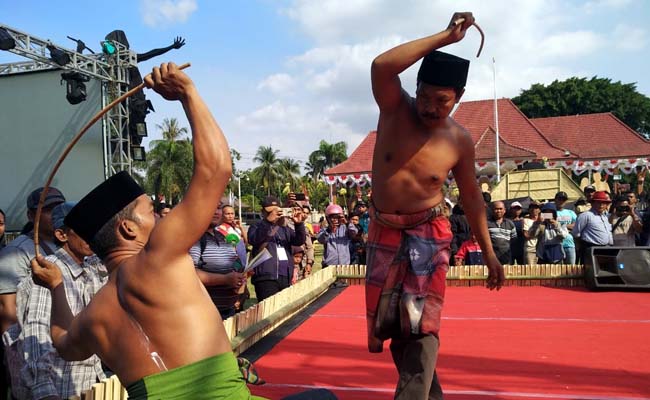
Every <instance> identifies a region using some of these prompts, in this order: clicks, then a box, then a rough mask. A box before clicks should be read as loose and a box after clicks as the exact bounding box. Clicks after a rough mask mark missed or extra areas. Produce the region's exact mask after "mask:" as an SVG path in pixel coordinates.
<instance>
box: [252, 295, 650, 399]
mask: <svg viewBox="0 0 650 400" xmlns="http://www.w3.org/2000/svg"><path fill="white" fill-rule="evenodd" d="M365 330H366V328H365V318H364V294H363V287H362V286H352V287H349V288H347V289H346V290H345V291H344V292H343V293H342V294H341V295H339V296H338V297H336V298H335V299H334V300H333V301H332V302H330V303H329V304H327V305H326V306H325V307H323V308H322V309H320V310H319V311H318V312H317V313H316V314H314V315H313V316H312V317H311V318H310V319H308V320H307V321H306V322H305V323H304V324H302V325H301V326H300V327H299V328H298V329H296V330H295V331H293V332H292V333H291V334H290V335H289V336H288V337H286V338H285V339H284V340H283V341H282V342H281V343H280V344H279V345H277V346H276V347H274V348H273V349H272V350H271V351H270V352H269V353H268V354H266V355H265V356H263V357H262V358H261V359H259V360H258V361H257V362H256V363H255V365H256V367H257V369H258V371H259V373H260V375H261V376H262V377H263V378H264V379H265V380H266V381H267V382H268V384H267V385H265V386H260V387H251V389H252V391H253V393H254V394H257V395H261V396H266V397H268V398H271V399H280V398H281V397H283V396H286V395H288V394H291V393H297V392H300V391H302V390H305V389H308V388H311V387H326V388H329V389H331V390H333V391H334V392H335V393H336V395H337V396H338V397H339V399H350V400H352V399H354V400H365V399H386V400H388V399H392V398H393V390H394V387H395V383H396V380H397V374H396V372H395V370H394V366H393V363H392V360H391V358H390V351H389V350H388V347H387V344H386V345H385V350H384V352H383V353H382V354H370V353H368V352H367V350H366V343H365ZM440 339H441V348H440V356H439V358H438V376H439V378H440V382H441V384H442V386H443V390H444V391H445V394H446V398H448V399H454V400H455V399H479V398H485V399H533V398H542V399H602V400H614V399H650V293H619V292H611V293H592V292H586V291H583V290H571V289H554V288H544V287H508V288H505V289H503V290H501V291H500V292H490V291H488V290H486V289H484V288H481V287H450V288H447V297H446V305H445V310H444V313H443V323H442V332H441V335H440Z"/></svg>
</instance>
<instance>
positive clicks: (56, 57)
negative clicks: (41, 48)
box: [47, 44, 70, 66]
mask: <svg viewBox="0 0 650 400" xmlns="http://www.w3.org/2000/svg"><path fill="white" fill-rule="evenodd" d="M47 49H48V50H49V51H50V59H51V60H52V61H54V62H55V63H57V64H59V65H60V66H64V65H66V64H67V63H69V62H70V56H69V55H68V54H67V53H66V52H65V51H63V50H60V49H57V48H56V47H54V46H53V45H51V44H48V45H47Z"/></svg>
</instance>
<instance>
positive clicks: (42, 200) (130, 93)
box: [34, 63, 191, 257]
mask: <svg viewBox="0 0 650 400" xmlns="http://www.w3.org/2000/svg"><path fill="white" fill-rule="evenodd" d="M190 65H191V64H190V63H185V64H183V65H181V66H179V67H178V69H185V68H187V67H189V66H190ZM149 75H151V74H149ZM149 75H147V76H149ZM145 78H146V77H145ZM143 81H144V79H143ZM143 88H144V82H142V83H141V84H139V85H138V86H136V87H134V88H133V89H131V90H129V91H128V92H126V93H124V94H123V95H121V96H120V97H118V98H117V99H115V100H113V101H112V102H111V103H110V104H109V105H107V106H106V107H104V108H102V109H101V110H100V111H99V112H98V113H97V114H96V115H95V116H94V117H92V118H91V119H90V122H88V123H87V124H86V125H84V127H83V128H81V130H80V131H79V133H77V134H76V135H75V136H74V137H73V138H72V140H71V141H70V143H68V145H67V146H66V148H65V149H64V150H63V153H62V154H61V156H59V159H58V160H57V161H56V164H54V168H52V172H50V175H49V176H48V177H47V181H45V186H43V191H42V192H41V197H40V198H39V200H38V207H37V208H36V216H35V217H34V251H35V253H36V257H38V256H40V255H41V253H40V251H39V240H38V229H39V225H40V219H41V212H42V211H43V204H44V203H45V197H47V192H48V191H49V189H50V185H51V184H52V180H53V179H54V175H56V173H57V171H58V170H59V168H60V167H61V164H63V161H64V160H65V158H66V157H67V156H68V153H70V151H71V150H72V148H73V147H74V145H75V144H77V142H78V141H79V139H81V137H82V136H83V135H84V134H85V133H86V131H87V130H88V129H90V127H91V126H93V125H94V124H95V122H97V121H99V119H100V118H101V117H103V116H104V114H106V113H107V112H108V111H109V110H110V109H111V108H113V107H115V105H117V104H119V103H121V102H123V101H124V100H126V99H127V98H129V97H131V96H133V94H135V93H136V92H138V91H140V90H142V89H143Z"/></svg>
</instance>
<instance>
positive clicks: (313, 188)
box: [303, 177, 329, 210]
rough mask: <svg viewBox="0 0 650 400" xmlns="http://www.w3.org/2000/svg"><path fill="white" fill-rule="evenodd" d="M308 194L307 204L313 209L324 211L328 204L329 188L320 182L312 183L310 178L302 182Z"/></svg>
mask: <svg viewBox="0 0 650 400" xmlns="http://www.w3.org/2000/svg"><path fill="white" fill-rule="evenodd" d="M303 183H304V184H305V187H306V188H307V192H308V193H309V203H310V204H311V206H312V207H313V208H314V209H317V210H324V209H325V207H327V204H329V187H328V186H327V184H326V183H325V182H324V181H322V180H319V181H314V180H313V179H311V177H306V179H304V180H303Z"/></svg>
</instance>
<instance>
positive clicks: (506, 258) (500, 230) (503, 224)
mask: <svg viewBox="0 0 650 400" xmlns="http://www.w3.org/2000/svg"><path fill="white" fill-rule="evenodd" d="M492 215H493V217H492V218H489V219H488V223H487V226H488V231H489V232H490V239H491V240H492V247H493V248H494V252H495V253H496V255H497V258H498V259H499V262H501V264H504V265H505V264H512V253H511V252H510V241H511V240H513V239H515V238H516V237H517V228H516V227H515V224H514V222H512V221H511V220H509V219H508V218H505V215H506V206H505V204H503V202H502V201H495V202H494V203H492Z"/></svg>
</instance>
